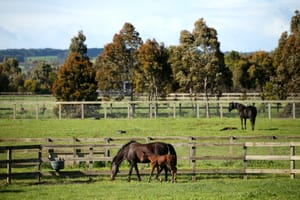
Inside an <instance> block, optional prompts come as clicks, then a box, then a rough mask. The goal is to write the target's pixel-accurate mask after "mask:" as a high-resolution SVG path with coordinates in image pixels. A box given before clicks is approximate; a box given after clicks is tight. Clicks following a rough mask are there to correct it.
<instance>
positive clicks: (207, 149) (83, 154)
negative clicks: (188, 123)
mask: <svg viewBox="0 0 300 200" xmlns="http://www.w3.org/2000/svg"><path fill="white" fill-rule="evenodd" d="M130 140H137V141H140V142H143V143H145V142H150V141H164V142H169V143H172V144H173V145H174V147H175V149H176V151H177V155H178V175H189V176H190V177H191V179H192V180H196V178H197V176H199V175H205V174H207V175H209V174H210V175H211V174H214V175H216V174H217V175H218V174H227V175H239V176H243V177H244V178H247V176H248V175H251V174H258V175H260V174H288V175H289V176H290V177H291V178H295V175H296V174H299V173H300V169H299V164H297V165H296V162H299V160H300V155H299V154H298V155H297V154H296V152H297V151H296V148H299V147H300V142H299V141H300V136H256V137H253V136H230V137H181V136H180V137H155V138H150V137H137V138H121V137H120V138H23V139H20V138H5V139H3V138H1V139H0V145H1V146H0V165H1V167H6V169H7V170H6V172H4V171H3V170H2V172H1V173H0V177H1V178H6V180H7V183H11V179H12V178H17V177H19V176H21V175H24V174H25V175H26V176H27V177H32V176H35V177H37V178H38V181H40V180H41V177H48V176H61V177H64V176H72V175H74V174H77V176H86V175H88V176H92V175H97V176H98V175H104V176H108V175H109V170H108V167H104V168H101V169H100V170H99V169H98V168H95V167H94V163H96V162H101V163H102V164H103V163H104V164H105V163H107V162H109V161H111V160H112V157H113V156H114V155H115V153H116V152H117V150H118V149H119V148H120V147H121V146H122V145H123V144H124V143H126V142H128V141H130ZM12 142H13V143H14V145H7V144H9V143H12ZM28 143H39V145H28ZM218 149H219V150H218ZM20 152H22V153H23V154H24V155H26V156H22V158H18V155H16V156H14V154H18V153H20ZM1 154H2V155H1ZM49 154H50V155H51V156H54V157H56V158H63V159H64V160H65V163H66V166H73V167H72V169H75V170H73V171H70V170H67V171H64V170H61V171H60V172H55V171H54V170H51V169H49V168H41V164H42V163H49V159H48V155H49ZM5 155H6V159H5ZM32 156H34V157H33V158H32ZM277 162H278V163H277ZM79 163H84V164H85V165H86V168H85V169H84V170H80V171H78V169H77V170H76V167H74V165H78V164H79ZM28 165H31V166H32V165H33V166H35V167H34V168H32V170H33V171H30V172H22V173H16V172H14V170H13V168H14V167H15V168H20V167H24V166H28ZM107 166H109V165H107ZM297 167H298V168H297ZM142 168H144V167H142ZM123 173H124V174H126V173H127V172H126V171H124V172H123ZM141 173H142V174H148V170H146V169H142V170H141Z"/></svg>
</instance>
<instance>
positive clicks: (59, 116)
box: [58, 104, 61, 119]
mask: <svg viewBox="0 0 300 200" xmlns="http://www.w3.org/2000/svg"><path fill="white" fill-rule="evenodd" d="M58 118H59V119H61V104H58Z"/></svg>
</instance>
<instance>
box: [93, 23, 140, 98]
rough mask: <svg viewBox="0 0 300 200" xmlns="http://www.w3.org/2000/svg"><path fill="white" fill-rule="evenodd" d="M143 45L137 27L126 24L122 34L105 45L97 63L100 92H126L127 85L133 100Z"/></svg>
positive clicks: (115, 36)
mask: <svg viewBox="0 0 300 200" xmlns="http://www.w3.org/2000/svg"><path fill="white" fill-rule="evenodd" d="M142 44H143V41H142V39H141V37H140V36H139V33H138V32H137V31H136V30H135V27H134V26H133V25H132V24H130V23H125V24H124V26H123V27H122V29H121V30H120V32H119V33H118V34H115V35H114V37H113V41H112V42H111V43H109V44H107V45H105V47H104V50H103V53H102V54H101V55H100V56H99V57H98V59H97V62H96V63H95V65H96V67H97V68H98V71H97V76H96V79H97V81H98V88H99V90H102V91H106V92H108V91H111V90H118V91H124V85H125V84H127V85H128V86H129V93H130V96H131V100H133V92H134V88H133V82H134V70H135V69H136V68H137V67H138V58H137V52H138V49H139V47H140V46H141V45H142Z"/></svg>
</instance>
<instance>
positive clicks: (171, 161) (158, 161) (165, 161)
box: [141, 152, 177, 183]
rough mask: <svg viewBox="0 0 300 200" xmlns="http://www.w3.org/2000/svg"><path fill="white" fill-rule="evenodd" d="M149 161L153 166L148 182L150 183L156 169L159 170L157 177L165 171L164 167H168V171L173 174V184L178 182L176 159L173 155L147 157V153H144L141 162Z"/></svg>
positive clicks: (151, 155)
mask: <svg viewBox="0 0 300 200" xmlns="http://www.w3.org/2000/svg"><path fill="white" fill-rule="evenodd" d="M145 159H149V160H150V164H151V170H150V176H149V179H148V182H149V183H150V181H151V177H152V175H153V171H154V169H155V168H157V177H158V176H159V174H160V173H161V171H162V170H163V167H164V166H167V167H168V170H169V171H170V172H171V174H172V182H173V183H174V182H175V181H176V172H177V168H176V165H175V163H176V157H175V156H174V155H171V154H169V153H168V154H165V155H157V154H149V155H147V154H146V153H145V152H143V155H142V158H141V160H145Z"/></svg>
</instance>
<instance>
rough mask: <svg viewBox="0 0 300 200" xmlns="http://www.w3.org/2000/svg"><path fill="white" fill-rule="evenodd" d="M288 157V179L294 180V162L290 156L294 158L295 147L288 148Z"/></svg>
mask: <svg viewBox="0 0 300 200" xmlns="http://www.w3.org/2000/svg"><path fill="white" fill-rule="evenodd" d="M290 156H291V159H290V171H291V172H290V177H291V179H294V178H295V173H294V170H295V160H292V156H295V146H290Z"/></svg>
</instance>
